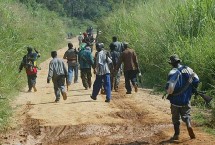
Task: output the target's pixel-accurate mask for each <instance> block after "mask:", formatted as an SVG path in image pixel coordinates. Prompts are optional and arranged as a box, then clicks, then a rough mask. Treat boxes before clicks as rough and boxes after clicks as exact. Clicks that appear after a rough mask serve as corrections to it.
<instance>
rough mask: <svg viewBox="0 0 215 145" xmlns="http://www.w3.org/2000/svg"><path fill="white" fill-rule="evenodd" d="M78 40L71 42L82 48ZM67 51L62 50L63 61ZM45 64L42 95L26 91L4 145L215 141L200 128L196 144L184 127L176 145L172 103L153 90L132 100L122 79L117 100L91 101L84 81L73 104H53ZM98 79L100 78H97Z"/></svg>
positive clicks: (74, 91) (201, 144)
mask: <svg viewBox="0 0 215 145" xmlns="http://www.w3.org/2000/svg"><path fill="white" fill-rule="evenodd" d="M76 40H77V39H76V38H74V39H72V40H71V42H72V43H73V44H74V46H76V47H77V45H78V42H77V41H76ZM66 49H67V48H63V49H61V50H59V51H58V54H59V55H58V57H61V58H62V55H63V54H64V52H65V51H66ZM50 60H51V59H48V60H47V61H45V62H43V63H42V64H41V68H42V70H41V71H39V73H38V79H37V88H38V91H37V92H32V93H26V90H27V88H25V90H24V91H23V92H20V94H19V96H18V97H17V100H16V101H14V103H13V106H14V109H15V110H16V115H15V116H14V120H15V125H14V129H13V130H11V131H9V132H8V133H7V134H6V135H2V136H1V141H0V143H1V144H17V145H18V144H23V145H25V144H27V145H34V144H36V145H42V144H43V145H88V144H98V145H107V144H108V145H117V144H124V145H144V144H185V145H213V144H215V139H214V138H213V137H212V136H210V135H207V134H206V133H204V132H203V131H201V130H200V129H199V127H197V126H195V125H194V131H195V133H196V136H197V139H194V140H190V139H189V136H188V134H187V131H186V128H185V125H184V124H182V129H181V137H180V140H179V141H175V142H171V141H169V138H170V137H171V136H172V135H173V126H172V124H171V118H170V117H171V114H170V109H169V102H168V101H167V100H166V101H164V100H162V99H161V96H158V95H153V94H152V93H151V91H150V90H146V89H139V92H138V93H133V94H132V95H126V94H125V89H124V81H123V79H121V83H120V89H119V92H118V93H116V92H113V93H112V98H113V99H112V101H111V102H110V103H109V104H108V103H105V102H104V101H105V96H102V95H100V96H98V99H97V100H96V101H94V100H91V99H90V94H91V92H92V89H91V90H84V88H83V86H82V83H81V79H80V77H79V83H76V84H72V85H71V86H70V87H69V91H68V99H67V100H66V101H64V100H63V99H61V101H60V103H53V102H54V100H55V98H54V90H53V85H52V83H51V84H47V83H46V78H47V72H48V64H49V61H50ZM92 80H94V77H93V79H92Z"/></svg>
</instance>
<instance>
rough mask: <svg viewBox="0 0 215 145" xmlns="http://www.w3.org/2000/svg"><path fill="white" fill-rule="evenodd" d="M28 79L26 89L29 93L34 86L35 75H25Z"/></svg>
mask: <svg viewBox="0 0 215 145" xmlns="http://www.w3.org/2000/svg"><path fill="white" fill-rule="evenodd" d="M27 78H28V88H29V91H31V90H32V87H33V86H35V85H36V78H37V74H32V75H27Z"/></svg>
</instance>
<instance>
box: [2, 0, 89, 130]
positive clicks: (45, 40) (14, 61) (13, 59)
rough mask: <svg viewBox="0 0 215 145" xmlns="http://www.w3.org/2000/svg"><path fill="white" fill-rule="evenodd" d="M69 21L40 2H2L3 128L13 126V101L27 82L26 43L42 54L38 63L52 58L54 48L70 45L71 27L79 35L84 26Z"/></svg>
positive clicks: (75, 21)
mask: <svg viewBox="0 0 215 145" xmlns="http://www.w3.org/2000/svg"><path fill="white" fill-rule="evenodd" d="M67 21H69V19H68V18H61V17H59V16H58V15H57V14H56V13H54V12H51V11H48V10H46V9H44V8H42V7H40V5H38V6H36V7H34V8H31V7H29V6H26V5H23V4H20V3H18V2H17V1H15V0H9V1H7V0H2V1H0V25H1V27H0V34H1V35H0V131H5V130H7V129H8V127H10V125H9V124H10V121H11V117H12V114H13V108H12V107H11V102H12V101H13V100H14V99H15V97H14V96H15V95H16V96H17V94H18V93H19V91H21V90H22V89H23V88H24V86H26V85H27V81H26V74H25V70H22V72H21V73H18V68H19V65H20V62H21V60H22V57H23V56H24V55H25V54H26V52H27V51H26V46H32V47H35V48H36V49H37V50H38V51H39V52H40V53H41V57H40V58H39V59H38V63H40V62H42V61H44V60H45V59H47V58H49V57H50V52H51V51H52V50H58V49H59V48H62V47H63V46H66V45H67V41H66V39H65V38H67V35H66V32H67V31H68V30H71V31H74V34H78V32H79V31H80V30H81V29H83V28H82V27H80V28H79V27H77V26H76V24H78V22H77V20H71V22H69V23H70V25H68V24H67V23H65V22H67ZM83 26H84V24H83ZM85 28H86V27H85Z"/></svg>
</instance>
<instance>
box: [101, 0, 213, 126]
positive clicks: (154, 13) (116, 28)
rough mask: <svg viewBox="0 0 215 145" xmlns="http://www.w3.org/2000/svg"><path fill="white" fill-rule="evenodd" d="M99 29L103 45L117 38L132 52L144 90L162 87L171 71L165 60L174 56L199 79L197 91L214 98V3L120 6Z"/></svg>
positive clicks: (153, 0) (173, 1)
mask: <svg viewBox="0 0 215 145" xmlns="http://www.w3.org/2000/svg"><path fill="white" fill-rule="evenodd" d="M99 28H100V29H101V30H102V32H103V34H102V35H101V39H102V40H103V41H104V42H105V44H109V43H110V42H111V37H112V36H113V35H117V36H118V37H119V40H120V41H128V42H129V43H130V46H131V48H134V49H135V50H136V52H137V53H138V57H139V62H140V66H141V70H142V72H143V79H144V85H145V86H148V87H153V86H155V85H163V86H164V84H165V82H166V77H167V74H168V72H169V70H170V69H171V67H170V66H169V65H168V63H167V60H168V58H169V56H170V55H171V54H174V53H177V54H178V55H179V56H180V58H181V59H182V63H183V64H186V65H188V66H190V67H191V68H193V69H194V71H195V72H196V73H197V74H198V75H199V77H200V80H201V89H202V90H208V92H209V93H210V94H211V95H212V96H213V95H214V94H215V81H214V77H215V48H214V47H215V41H214V40H215V1H214V0H195V1H184V0H183V1H178V0H164V1H157V0H151V1H148V2H146V3H143V2H142V3H139V4H138V5H137V6H136V7H135V8H133V9H127V8H124V7H123V6H122V8H121V10H120V11H119V12H118V13H114V14H111V15H110V16H109V17H108V18H106V19H104V20H103V21H102V22H100V23H99ZM214 99H215V98H214ZM212 106H214V104H213V103H212ZM214 122H215V121H214Z"/></svg>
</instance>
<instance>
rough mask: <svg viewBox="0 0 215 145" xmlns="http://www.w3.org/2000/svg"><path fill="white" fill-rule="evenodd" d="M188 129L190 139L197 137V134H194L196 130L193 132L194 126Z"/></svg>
mask: <svg viewBox="0 0 215 145" xmlns="http://www.w3.org/2000/svg"><path fill="white" fill-rule="evenodd" d="M187 130H188V133H189V136H190V139H194V138H196V136H195V134H194V132H193V129H192V127H188V128H187Z"/></svg>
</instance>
